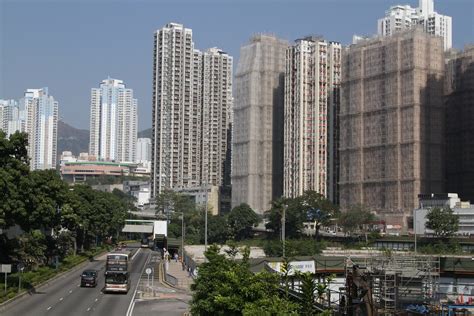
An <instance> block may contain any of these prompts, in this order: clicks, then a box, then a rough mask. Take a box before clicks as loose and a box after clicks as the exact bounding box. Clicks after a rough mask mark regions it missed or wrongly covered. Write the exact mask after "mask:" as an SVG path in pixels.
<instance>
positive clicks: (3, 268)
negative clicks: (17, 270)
mask: <svg viewBox="0 0 474 316" xmlns="http://www.w3.org/2000/svg"><path fill="white" fill-rule="evenodd" d="M11 272H12V265H11V264H0V273H11Z"/></svg>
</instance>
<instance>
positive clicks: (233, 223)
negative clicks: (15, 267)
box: [227, 203, 260, 240]
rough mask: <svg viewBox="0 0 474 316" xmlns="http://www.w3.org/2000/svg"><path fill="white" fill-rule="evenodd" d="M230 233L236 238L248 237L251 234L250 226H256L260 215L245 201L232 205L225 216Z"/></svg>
mask: <svg viewBox="0 0 474 316" xmlns="http://www.w3.org/2000/svg"><path fill="white" fill-rule="evenodd" d="M227 221H228V223H229V228H230V233H231V235H232V236H233V237H234V238H235V239H236V240H242V239H245V238H249V237H250V236H251V234H252V227H254V226H257V225H258V223H259V222H260V217H259V216H258V215H257V214H256V213H255V212H254V211H253V210H252V208H251V207H250V206H249V205H248V204H245V203H242V204H240V205H239V206H236V207H234V208H233V209H232V210H231V211H230V213H229V215H228V218H227Z"/></svg>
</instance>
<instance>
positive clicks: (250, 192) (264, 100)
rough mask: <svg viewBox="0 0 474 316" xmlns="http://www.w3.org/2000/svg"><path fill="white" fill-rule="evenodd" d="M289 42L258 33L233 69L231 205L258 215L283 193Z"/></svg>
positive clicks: (242, 50) (245, 46) (243, 49)
mask: <svg viewBox="0 0 474 316" xmlns="http://www.w3.org/2000/svg"><path fill="white" fill-rule="evenodd" d="M287 47H288V42H287V41H285V40H282V39H279V38H277V37H275V36H272V35H264V34H260V35H255V36H254V37H252V38H251V39H250V42H249V43H248V44H246V45H244V46H243V47H242V48H241V50H240V59H239V64H238V66H237V71H236V74H235V102H234V124H233V134H232V207H235V206H237V205H240V204H241V203H247V204H248V205H250V207H251V208H252V209H253V210H255V212H257V213H259V214H263V212H265V211H266V210H268V209H269V208H270V201H272V200H274V199H275V198H277V197H280V196H281V195H282V193H283V182H282V179H283V104H284V102H283V100H284V94H283V85H284V73H285V51H286V49H287Z"/></svg>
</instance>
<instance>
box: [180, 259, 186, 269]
mask: <svg viewBox="0 0 474 316" xmlns="http://www.w3.org/2000/svg"><path fill="white" fill-rule="evenodd" d="M181 267H182V268H183V271H184V269H186V265H185V264H184V261H181Z"/></svg>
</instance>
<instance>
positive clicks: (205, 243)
mask: <svg viewBox="0 0 474 316" xmlns="http://www.w3.org/2000/svg"><path fill="white" fill-rule="evenodd" d="M205 190H206V200H205V201H204V202H205V203H206V213H205V214H204V252H206V251H207V204H208V201H207V200H208V198H209V197H208V194H207V180H206V183H205Z"/></svg>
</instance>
